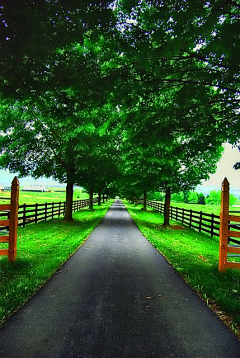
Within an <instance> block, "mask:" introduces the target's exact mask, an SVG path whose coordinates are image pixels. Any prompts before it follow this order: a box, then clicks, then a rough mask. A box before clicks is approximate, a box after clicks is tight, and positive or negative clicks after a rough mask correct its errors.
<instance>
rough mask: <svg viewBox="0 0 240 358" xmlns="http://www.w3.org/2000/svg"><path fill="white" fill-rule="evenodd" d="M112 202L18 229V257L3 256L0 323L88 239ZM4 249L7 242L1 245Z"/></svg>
mask: <svg viewBox="0 0 240 358" xmlns="http://www.w3.org/2000/svg"><path fill="white" fill-rule="evenodd" d="M111 203H112V201H108V202H107V203H104V204H102V205H101V206H98V205H94V211H89V210H87V209H82V210H80V211H78V212H76V213H74V214H73V217H74V221H73V222H71V223H67V222H65V221H64V220H63V219H62V218H60V219H54V220H50V221H47V222H41V223H39V224H33V225H29V226H27V227H25V228H19V229H18V243H17V259H16V261H15V262H14V263H12V264H9V263H8V261H7V257H6V256H0V323H2V322H4V320H5V319H6V318H7V317H8V316H9V315H10V314H11V313H12V312H14V310H16V309H17V308H18V307H20V306H21V305H22V304H23V303H24V302H25V301H26V300H27V299H28V298H29V297H31V296H32V295H33V294H34V293H35V292H36V291H37V290H38V289H39V288H40V287H41V286H42V285H43V284H44V282H45V281H46V280H48V279H49V278H50V277H51V276H52V275H53V273H54V272H55V271H56V270H57V269H58V268H59V267H60V266H61V265H62V264H63V263H64V262H65V261H67V259H68V258H69V256H70V255H71V254H72V253H73V252H74V251H75V250H76V249H77V248H78V247H79V246H80V245H81V244H82V243H83V242H84V241H85V240H86V238H87V237H88V236H89V234H90V233H91V232H92V231H93V229H94V228H95V227H96V225H97V224H98V223H99V222H100V220H101V219H102V218H103V217H104V216H105V214H106V212H107V210H108V208H109V206H110V204H111ZM0 245H1V248H4V245H5V244H0Z"/></svg>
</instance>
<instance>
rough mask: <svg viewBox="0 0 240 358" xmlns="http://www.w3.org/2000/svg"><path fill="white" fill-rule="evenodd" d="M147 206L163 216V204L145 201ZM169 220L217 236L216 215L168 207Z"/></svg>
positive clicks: (217, 220)
mask: <svg viewBox="0 0 240 358" xmlns="http://www.w3.org/2000/svg"><path fill="white" fill-rule="evenodd" d="M147 206H149V207H151V208H153V209H155V210H156V211H158V212H159V213H161V214H164V204H163V203H159V202H157V201H151V200H147ZM170 218H171V219H173V220H176V221H178V222H181V223H182V224H183V225H187V226H190V227H191V228H193V229H195V230H197V231H199V232H200V231H203V232H206V233H208V234H210V235H211V236H219V226H220V216H218V215H215V214H207V213H204V212H202V211H195V210H188V209H184V208H178V207H175V206H170Z"/></svg>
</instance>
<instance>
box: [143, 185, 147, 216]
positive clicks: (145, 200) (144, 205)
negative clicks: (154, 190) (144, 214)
mask: <svg viewBox="0 0 240 358" xmlns="http://www.w3.org/2000/svg"><path fill="white" fill-rule="evenodd" d="M143 210H144V211H146V210H147V191H146V190H145V189H144V192H143Z"/></svg>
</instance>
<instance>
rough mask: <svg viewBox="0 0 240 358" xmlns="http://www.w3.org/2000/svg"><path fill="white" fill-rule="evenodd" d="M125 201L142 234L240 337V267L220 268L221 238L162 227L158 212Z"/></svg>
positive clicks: (184, 229) (183, 229) (190, 230)
mask: <svg viewBox="0 0 240 358" xmlns="http://www.w3.org/2000/svg"><path fill="white" fill-rule="evenodd" d="M125 204H126V206H127V209H128V211H129V212H130V214H131V216H132V218H133V220H134V221H135V223H136V224H137V226H138V227H139V229H140V230H141V232H142V233H143V235H144V236H145V237H146V238H147V239H148V240H149V241H150V242H151V243H152V244H153V245H154V246H155V247H156V248H157V249H158V250H159V251H160V252H161V253H162V254H164V255H165V257H166V258H167V259H168V261H169V262H170V263H171V264H172V265H173V267H174V268H175V269H176V270H177V271H178V272H179V273H180V274H181V275H182V276H183V278H184V279H185V281H186V282H187V283H188V284H189V285H190V286H191V287H192V288H193V289H194V290H195V291H197V292H198V293H199V294H200V296H201V297H202V298H203V299H204V300H205V301H206V302H207V304H208V305H209V306H210V307H211V308H212V309H213V310H214V311H215V312H216V313H217V314H218V315H219V317H220V318H221V319H223V320H224V321H225V323H227V324H228V325H229V327H230V328H231V329H232V330H233V331H234V332H235V333H236V334H237V335H238V336H239V337H240V299H239V297H240V270H233V269H230V270H227V271H226V272H223V273H219V272H218V254H219V251H218V250H219V242H218V238H216V237H215V238H211V237H210V236H207V235H204V234H199V233H197V232H196V231H194V230H192V229H190V228H186V227H185V228H182V229H176V228H175V229H174V228H173V227H169V228H163V227H162V223H163V216H162V215H160V214H159V213H157V212H154V211H153V210H152V209H149V210H151V211H150V212H144V211H141V206H134V205H131V204H128V203H125ZM171 224H176V222H173V221H172V222H171Z"/></svg>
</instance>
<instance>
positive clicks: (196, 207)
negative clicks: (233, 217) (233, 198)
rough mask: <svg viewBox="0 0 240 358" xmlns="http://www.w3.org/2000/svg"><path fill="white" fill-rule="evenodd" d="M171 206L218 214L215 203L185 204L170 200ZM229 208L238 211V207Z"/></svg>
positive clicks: (217, 207) (239, 208)
mask: <svg viewBox="0 0 240 358" xmlns="http://www.w3.org/2000/svg"><path fill="white" fill-rule="evenodd" d="M171 206H175V207H178V208H184V209H187V210H195V211H202V212H204V213H208V214H215V215H220V205H219V206H217V205H200V204H186V203H174V202H171ZM229 210H234V211H239V213H240V207H233V206H230V207H229Z"/></svg>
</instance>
